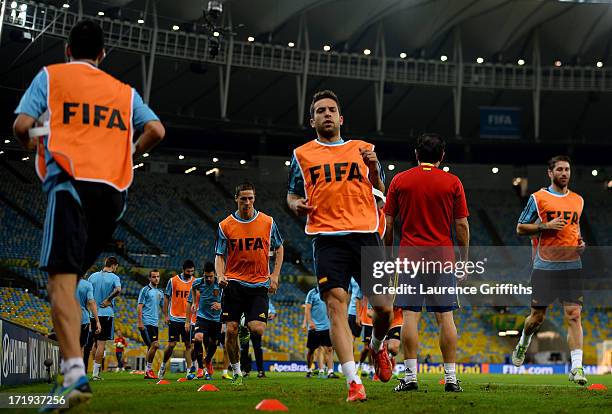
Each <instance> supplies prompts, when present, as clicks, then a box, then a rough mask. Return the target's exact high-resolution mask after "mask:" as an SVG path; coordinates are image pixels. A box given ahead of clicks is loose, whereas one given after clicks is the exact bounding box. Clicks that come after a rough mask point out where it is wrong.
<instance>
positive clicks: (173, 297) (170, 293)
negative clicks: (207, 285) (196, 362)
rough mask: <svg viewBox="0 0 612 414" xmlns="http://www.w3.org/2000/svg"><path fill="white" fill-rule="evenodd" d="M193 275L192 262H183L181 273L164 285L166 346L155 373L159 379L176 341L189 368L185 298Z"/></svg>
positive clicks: (162, 375) (164, 371)
mask: <svg viewBox="0 0 612 414" xmlns="http://www.w3.org/2000/svg"><path fill="white" fill-rule="evenodd" d="M194 274H195V264H194V263H193V261H192V260H185V262H183V273H181V274H180V275H176V276H174V277H172V278H171V279H170V280H168V284H167V285H166V291H165V292H164V320H165V321H166V323H167V324H168V346H167V347H166V349H165V350H164V360H163V361H162V363H161V366H160V367H159V371H158V372H157V376H158V377H159V378H160V379H163V378H164V375H165V373H166V364H167V363H168V361H169V360H170V357H171V356H172V352H173V351H174V347H175V346H176V343H177V342H178V341H182V342H183V343H184V344H185V361H186V363H187V367H191V339H190V332H189V331H190V322H189V319H186V316H187V308H188V306H189V305H188V303H187V298H188V297H189V293H190V292H191V285H192V283H193V281H194V278H193V276H194ZM185 322H187V323H185ZM188 370H189V368H188ZM189 374H190V372H189V371H188V372H187V376H188V377H189ZM191 379H193V377H192V378H191Z"/></svg>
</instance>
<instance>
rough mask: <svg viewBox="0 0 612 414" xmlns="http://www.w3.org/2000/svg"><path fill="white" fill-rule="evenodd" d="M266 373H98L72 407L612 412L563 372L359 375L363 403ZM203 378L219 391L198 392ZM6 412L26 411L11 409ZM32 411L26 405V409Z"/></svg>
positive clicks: (331, 385) (338, 388)
mask: <svg viewBox="0 0 612 414" xmlns="http://www.w3.org/2000/svg"><path fill="white" fill-rule="evenodd" d="M267 375H268V378H265V379H258V378H255V377H252V376H251V377H248V378H245V380H244V385H243V386H242V387H233V386H232V385H231V384H230V382H229V380H221V378H220V373H217V372H216V373H215V379H214V380H213V381H203V380H198V381H190V382H183V383H178V382H176V380H177V378H179V375H178V374H169V375H167V379H168V380H170V384H168V385H156V383H155V382H156V381H152V380H144V379H142V376H141V375H130V374H128V373H103V377H104V378H105V380H104V381H97V382H92V388H93V390H94V398H93V399H92V401H91V402H90V403H89V404H88V405H85V406H82V407H79V408H77V409H75V410H71V411H70V412H71V413H89V412H98V413H136V414H144V413H147V414H148V413H165V414H168V413H191V412H209V413H244V412H255V406H256V405H257V403H258V402H259V401H261V400H263V399H278V400H280V401H281V402H283V403H284V404H285V405H286V406H287V407H288V408H289V411H292V412H298V413H317V414H320V413H323V412H325V413H333V414H337V413H343V412H351V413H400V412H413V413H445V414H448V413H453V412H467V413H488V414H491V413H514V414H515V413H517V412H528V413H529V414H532V413H543V412H555V413H571V412H589V413H605V412H612V392H611V391H610V390H608V391H589V390H587V389H586V388H585V387H580V386H578V385H575V384H572V383H570V382H569V381H568V380H567V377H566V376H564V375H563V376H562V375H542V376H538V375H533V376H527V375H521V376H519V375H478V374H471V375H468V374H466V375H462V376H461V377H460V380H461V385H462V387H463V389H464V392H463V393H445V392H444V387H443V386H442V385H439V384H438V381H439V380H440V376H438V375H436V374H422V375H420V376H419V391H417V392H404V393H399V394H398V393H394V392H392V389H393V387H394V386H395V384H396V383H397V381H395V380H392V381H391V382H389V383H386V384H383V383H381V382H372V381H369V380H367V379H366V380H365V381H364V383H365V386H366V391H367V394H368V401H367V402H365V403H351V404H349V403H346V402H345V398H346V384H345V381H344V379H336V380H334V379H318V378H311V379H306V378H304V374H289V373H268V374H267ZM589 380H590V383H602V384H605V385H606V386H607V387H608V388H610V389H612V376H609V375H608V376H591V377H589ZM205 383H212V384H214V385H216V386H217V387H218V388H219V389H220V392H196V390H197V389H198V388H199V387H200V386H201V385H202V384H205ZM48 390H49V386H48V385H47V384H36V385H26V386H19V387H12V388H3V389H2V390H1V391H0V392H3V393H7V392H11V393H46V392H48ZM11 412H12V413H18V412H27V411H25V410H16V409H15V410H11ZM30 412H31V410H30Z"/></svg>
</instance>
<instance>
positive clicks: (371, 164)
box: [359, 148, 379, 172]
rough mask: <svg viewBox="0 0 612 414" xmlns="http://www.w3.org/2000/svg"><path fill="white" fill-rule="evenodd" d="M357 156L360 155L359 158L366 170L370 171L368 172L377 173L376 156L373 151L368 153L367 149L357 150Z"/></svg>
mask: <svg viewBox="0 0 612 414" xmlns="http://www.w3.org/2000/svg"><path fill="white" fill-rule="evenodd" d="M359 154H361V158H362V159H363V162H364V163H365V165H367V166H368V168H369V169H370V172H372V171H375V172H378V169H379V163H378V156H377V155H376V153H375V152H374V151H370V150H369V149H367V148H359Z"/></svg>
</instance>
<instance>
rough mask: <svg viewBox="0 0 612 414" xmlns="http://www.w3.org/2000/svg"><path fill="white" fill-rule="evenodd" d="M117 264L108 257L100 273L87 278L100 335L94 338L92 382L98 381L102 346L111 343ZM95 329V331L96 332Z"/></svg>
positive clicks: (116, 285) (118, 285)
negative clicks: (94, 350)
mask: <svg viewBox="0 0 612 414" xmlns="http://www.w3.org/2000/svg"><path fill="white" fill-rule="evenodd" d="M118 267H119V262H118V261H117V258H116V257H113V256H110V257H108V258H107V259H106V260H105V261H104V267H103V268H102V270H101V271H99V272H96V273H93V274H92V275H91V276H89V282H90V283H91V284H92V286H93V290H94V299H95V300H96V305H97V306H98V318H99V320H100V333H99V334H96V335H95V336H94V338H95V340H96V348H95V349H96V352H95V356H94V367H93V375H92V377H91V378H92V380H94V381H99V380H101V379H102V377H101V376H100V368H101V366H102V359H103V358H104V346H105V344H106V341H112V340H113V336H114V329H115V327H114V318H115V310H114V306H115V298H116V297H117V296H119V294H120V293H121V280H120V279H119V276H117V275H116V274H115V272H116V271H117V268H118ZM97 330H98V329H97V327H96V331H97Z"/></svg>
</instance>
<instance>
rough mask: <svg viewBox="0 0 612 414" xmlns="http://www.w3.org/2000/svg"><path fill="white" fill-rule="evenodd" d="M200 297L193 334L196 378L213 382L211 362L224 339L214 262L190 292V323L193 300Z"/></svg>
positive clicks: (208, 265)
mask: <svg viewBox="0 0 612 414" xmlns="http://www.w3.org/2000/svg"><path fill="white" fill-rule="evenodd" d="M198 294H199V295H198ZM197 296H199V303H198V306H197V319H196V325H195V328H194V330H193V331H194V337H193V346H194V349H195V357H196V360H197V362H198V372H197V377H198V378H201V377H202V376H204V377H205V379H207V380H211V379H212V374H213V373H214V369H213V366H212V359H213V357H214V355H215V352H216V351H217V343H218V342H219V337H220V336H221V288H220V287H219V283H218V282H217V278H216V277H215V265H214V264H213V263H212V262H206V264H205V265H204V277H201V278H197V279H196V280H194V281H193V284H192V285H191V292H190V293H189V297H188V298H187V303H188V305H189V306H188V307H187V319H188V320H189V319H191V304H192V303H193V302H194V300H193V298H194V297H197ZM185 324H187V322H185ZM185 328H187V326H185ZM204 348H205V349H206V358H203V351H204Z"/></svg>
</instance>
